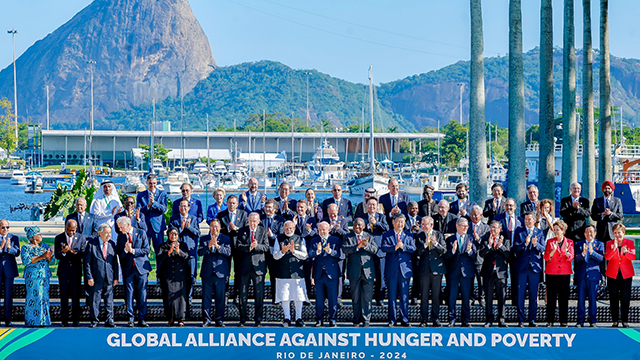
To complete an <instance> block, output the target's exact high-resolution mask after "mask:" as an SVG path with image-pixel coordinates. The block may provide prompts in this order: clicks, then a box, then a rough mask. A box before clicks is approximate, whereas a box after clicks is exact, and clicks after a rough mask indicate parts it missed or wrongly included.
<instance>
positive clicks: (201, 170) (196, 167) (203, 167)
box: [193, 162, 208, 174]
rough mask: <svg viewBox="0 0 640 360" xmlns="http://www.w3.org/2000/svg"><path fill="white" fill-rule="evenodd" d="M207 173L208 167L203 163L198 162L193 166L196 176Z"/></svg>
mask: <svg viewBox="0 0 640 360" xmlns="http://www.w3.org/2000/svg"><path fill="white" fill-rule="evenodd" d="M207 171H208V170H207V165H205V164H203V163H201V162H197V163H195V164H194V165H193V172H194V173H196V174H200V173H206V172H207Z"/></svg>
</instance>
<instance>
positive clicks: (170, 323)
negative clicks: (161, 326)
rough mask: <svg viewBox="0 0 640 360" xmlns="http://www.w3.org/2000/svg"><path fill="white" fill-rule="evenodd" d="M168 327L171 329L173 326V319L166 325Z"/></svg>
mask: <svg viewBox="0 0 640 360" xmlns="http://www.w3.org/2000/svg"><path fill="white" fill-rule="evenodd" d="M167 326H168V327H172V326H173V319H171V320H169V322H168V323H167Z"/></svg>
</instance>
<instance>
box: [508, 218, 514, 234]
mask: <svg viewBox="0 0 640 360" xmlns="http://www.w3.org/2000/svg"><path fill="white" fill-rule="evenodd" d="M512 231H513V218H512V217H511V216H509V232H512Z"/></svg>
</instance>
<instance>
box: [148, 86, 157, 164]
mask: <svg viewBox="0 0 640 360" xmlns="http://www.w3.org/2000/svg"><path fill="white" fill-rule="evenodd" d="M155 123H156V98H155V97H154V98H153V111H152V113H151V126H150V129H149V172H150V173H151V174H155V170H154V169H153V159H154V157H155V144H154V143H153V141H154V139H153V138H154V127H155Z"/></svg>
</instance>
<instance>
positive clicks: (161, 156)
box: [140, 144, 171, 162]
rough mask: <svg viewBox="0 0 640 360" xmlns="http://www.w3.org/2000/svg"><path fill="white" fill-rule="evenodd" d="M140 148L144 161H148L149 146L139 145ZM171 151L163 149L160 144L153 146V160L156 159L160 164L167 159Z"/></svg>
mask: <svg viewBox="0 0 640 360" xmlns="http://www.w3.org/2000/svg"><path fill="white" fill-rule="evenodd" d="M140 148H141V149H142V152H143V154H144V161H145V162H147V161H149V145H145V144H140ZM169 151H171V149H169V148H167V147H165V146H164V145H162V144H153V156H154V158H155V159H158V160H160V161H162V162H166V161H167V160H168V159H169V157H168V156H167V154H168V153H169Z"/></svg>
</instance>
